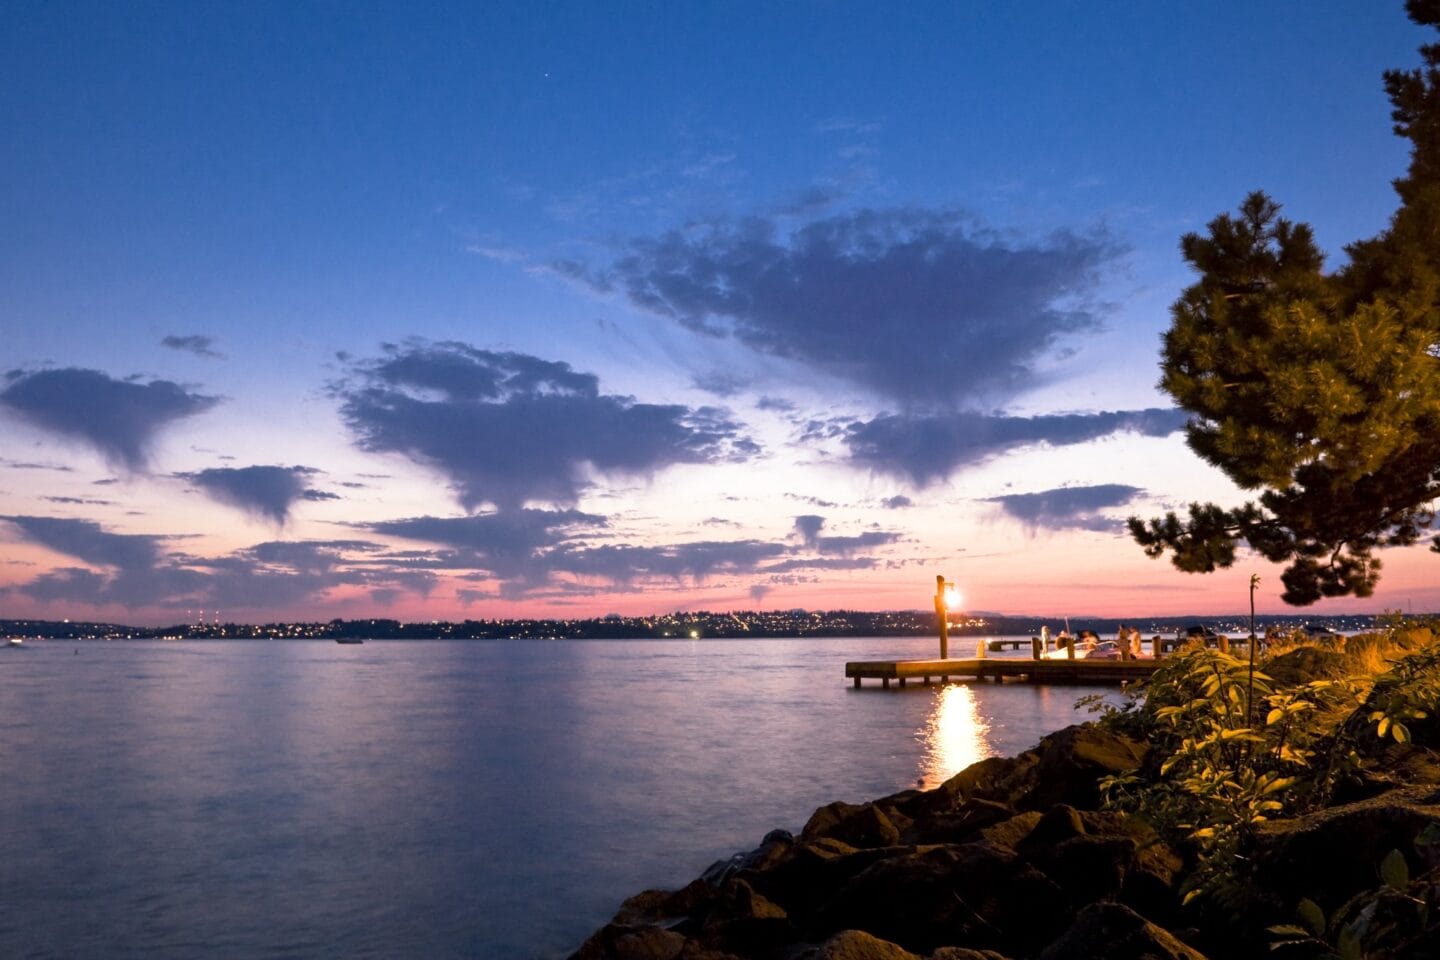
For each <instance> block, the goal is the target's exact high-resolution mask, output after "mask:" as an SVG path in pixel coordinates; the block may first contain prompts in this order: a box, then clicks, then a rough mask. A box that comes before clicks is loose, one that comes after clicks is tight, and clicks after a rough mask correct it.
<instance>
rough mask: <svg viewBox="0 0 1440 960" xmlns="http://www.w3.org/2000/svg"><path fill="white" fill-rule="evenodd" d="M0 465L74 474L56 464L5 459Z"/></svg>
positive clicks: (0, 460)
mask: <svg viewBox="0 0 1440 960" xmlns="http://www.w3.org/2000/svg"><path fill="white" fill-rule="evenodd" d="M0 403H3V400H0ZM0 464H4V465H5V466H7V467H9V468H10V469H11V470H54V471H55V472H56V473H74V472H75V468H74V467H67V466H64V465H63V464H58V463H28V462H26V461H23V460H5V459H0ZM99 482H100V481H98V480H97V481H96V483H99ZM112 482H113V481H112Z"/></svg>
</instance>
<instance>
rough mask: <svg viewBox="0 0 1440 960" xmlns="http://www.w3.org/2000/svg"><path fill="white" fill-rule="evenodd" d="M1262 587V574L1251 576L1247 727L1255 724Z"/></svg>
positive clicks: (1246, 694)
mask: <svg viewBox="0 0 1440 960" xmlns="http://www.w3.org/2000/svg"><path fill="white" fill-rule="evenodd" d="M1258 586H1260V574H1258V573H1252V574H1250V675H1249V680H1248V681H1247V682H1246V684H1245V725H1246V726H1247V727H1248V726H1250V725H1251V724H1252V723H1254V722H1255V647H1256V646H1258V644H1259V641H1258V639H1257V638H1256V636H1255V588H1256V587H1258Z"/></svg>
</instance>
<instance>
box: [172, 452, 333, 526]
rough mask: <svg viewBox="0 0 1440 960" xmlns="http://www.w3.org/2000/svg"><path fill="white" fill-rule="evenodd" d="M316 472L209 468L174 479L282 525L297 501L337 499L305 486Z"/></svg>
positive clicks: (301, 469)
mask: <svg viewBox="0 0 1440 960" xmlns="http://www.w3.org/2000/svg"><path fill="white" fill-rule="evenodd" d="M319 472H320V471H318V470H316V469H315V468H314V467H300V466H295V467H279V466H253V467H213V468H211V469H209V470H200V471H197V472H195V473H177V474H175V476H176V477H177V478H179V479H181V480H185V481H186V482H188V483H190V484H191V485H192V486H194V487H195V488H196V489H198V490H200V491H201V492H202V493H204V494H205V495H206V496H208V497H211V498H213V499H215V500H218V501H220V502H221V503H227V504H229V505H230V506H232V507H238V508H240V509H241V510H243V511H245V512H246V513H249V514H252V515H253V516H257V517H262V518H264V519H267V520H272V521H274V522H275V523H277V524H283V523H285V521H286V520H288V519H289V517H290V508H291V507H292V506H294V505H295V503H296V501H298V500H336V499H339V498H338V497H336V496H335V495H334V494H333V493H323V492H321V491H317V490H312V489H311V488H310V487H309V481H310V478H311V477H313V476H314V475H315V474H317V473H319Z"/></svg>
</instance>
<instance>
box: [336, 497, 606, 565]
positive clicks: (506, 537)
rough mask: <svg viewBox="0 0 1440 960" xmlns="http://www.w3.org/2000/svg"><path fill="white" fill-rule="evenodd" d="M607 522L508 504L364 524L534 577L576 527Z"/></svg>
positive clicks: (462, 559) (459, 561) (457, 561)
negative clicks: (492, 508) (508, 507)
mask: <svg viewBox="0 0 1440 960" xmlns="http://www.w3.org/2000/svg"><path fill="white" fill-rule="evenodd" d="M605 525H606V520H605V518H604V517H601V516H597V515H595V514H591V513H582V512H580V511H578V510H532V509H520V510H506V511H503V512H497V513H487V514H477V515H472V516H468V517H411V518H409V519H405V520H387V521H383V522H380V523H371V524H366V525H365V529H368V530H372V531H374V532H375V533H379V534H383V535H386V536H392V537H402V538H404V539H407V540H419V541H423V542H426V543H437V544H441V545H444V546H447V547H451V548H453V549H454V550H456V551H458V553H457V555H455V556H453V557H450V558H447V560H446V562H447V563H448V564H450V565H454V566H468V567H476V568H480V569H484V570H488V571H490V572H491V573H493V574H494V575H495V576H497V577H499V578H500V579H502V580H522V581H527V582H538V581H543V580H544V579H546V578H547V577H548V576H549V574H550V572H551V570H552V569H553V564H552V563H551V562H550V553H551V552H552V551H553V550H554V549H555V548H556V547H557V546H559V545H560V544H562V543H564V542H565V541H567V540H569V539H571V538H572V537H574V536H575V535H576V534H578V533H582V532H585V531H593V530H595V529H599V528H603V527H604V526H605Z"/></svg>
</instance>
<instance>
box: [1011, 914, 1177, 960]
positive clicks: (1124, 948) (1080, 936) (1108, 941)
mask: <svg viewBox="0 0 1440 960" xmlns="http://www.w3.org/2000/svg"><path fill="white" fill-rule="evenodd" d="M1102 957H1103V958H1104V960H1205V955H1204V954H1202V953H1200V952H1199V951H1198V950H1195V949H1193V948H1191V947H1188V946H1186V945H1185V944H1184V943H1182V942H1180V940H1178V939H1177V938H1176V937H1175V936H1174V935H1173V934H1171V933H1169V932H1168V931H1166V930H1164V929H1163V928H1161V927H1157V926H1156V925H1155V924H1153V923H1151V922H1150V921H1148V920H1146V919H1145V918H1144V917H1142V916H1140V914H1138V913H1136V912H1135V911H1134V910H1131V909H1130V908H1129V907H1126V906H1124V905H1122V904H1119V903H1094V904H1091V905H1090V906H1088V907H1086V908H1085V909H1084V910H1081V911H1080V913H1079V915H1078V916H1076V918H1075V922H1074V923H1073V924H1072V925H1071V926H1070V929H1068V930H1066V931H1065V933H1064V934H1063V935H1062V936H1060V937H1059V939H1057V940H1056V941H1055V942H1054V943H1052V944H1050V945H1049V946H1048V947H1046V948H1045V949H1044V950H1043V951H1041V953H1040V956H1039V960H1099V958H1102Z"/></svg>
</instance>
